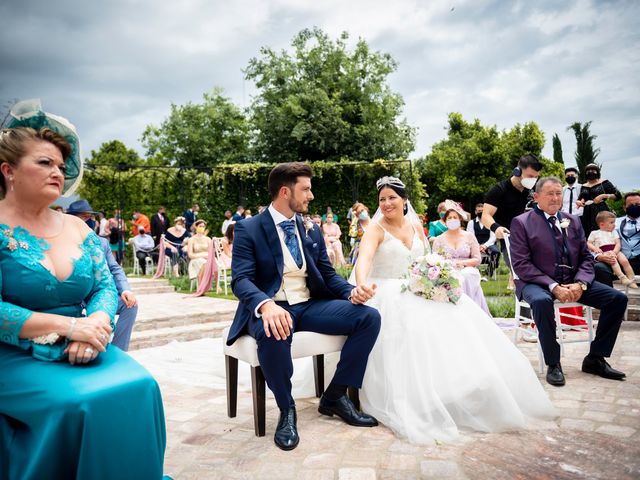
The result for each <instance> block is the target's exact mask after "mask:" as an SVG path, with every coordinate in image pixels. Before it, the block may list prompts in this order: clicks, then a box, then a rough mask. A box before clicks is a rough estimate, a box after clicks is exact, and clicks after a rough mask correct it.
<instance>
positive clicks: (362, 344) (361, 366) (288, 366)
mask: <svg viewBox="0 0 640 480" xmlns="http://www.w3.org/2000/svg"><path fill="white" fill-rule="evenodd" d="M276 303H277V304H278V305H279V306H281V307H282V308H284V309H285V310H287V311H288V312H289V314H290V315H291V319H292V320H293V330H292V333H293V331H297V332H302V331H307V332H317V333H324V334H328V335H346V336H347V337H348V338H347V341H346V342H345V344H344V346H343V347H342V352H341V353H340V361H339V362H338V366H337V368H336V373H335V375H334V377H333V380H332V382H333V383H335V384H338V385H347V386H351V387H356V388H360V387H361V386H362V379H363V377H364V371H365V369H366V366H367V360H368V358H369V352H371V349H372V348H373V346H374V344H375V342H376V339H377V338H378V333H379V332H380V313H378V311H377V310H376V309H374V308H371V307H367V306H364V305H353V304H352V303H351V302H350V301H348V300H308V301H307V302H303V303H298V304H296V305H289V304H288V303H287V302H276ZM249 334H250V335H251V336H252V337H253V338H255V339H256V343H257V344H258V359H259V360H260V366H261V367H262V371H263V372H264V377H265V380H266V382H267V385H268V386H269V388H270V389H271V391H272V392H273V395H274V396H275V398H276V403H277V404H278V407H279V408H280V409H281V410H284V409H287V408H289V407H293V406H295V401H294V400H293V397H292V396H291V376H292V375H293V361H292V360H291V340H292V335H289V337H287V338H286V339H285V340H276V338H275V337H274V336H273V335H271V336H270V337H267V335H266V334H265V331H264V326H263V322H262V319H261V318H255V317H254V318H253V319H252V321H250V323H249Z"/></svg>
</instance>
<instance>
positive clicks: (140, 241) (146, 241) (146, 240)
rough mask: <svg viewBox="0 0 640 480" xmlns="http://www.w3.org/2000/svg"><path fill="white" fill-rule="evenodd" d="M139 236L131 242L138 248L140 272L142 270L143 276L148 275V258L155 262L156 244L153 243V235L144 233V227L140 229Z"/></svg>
mask: <svg viewBox="0 0 640 480" xmlns="http://www.w3.org/2000/svg"><path fill="white" fill-rule="evenodd" d="M138 228H139V230H138V235H136V236H135V237H133V238H132V239H131V241H132V242H133V245H134V246H135V247H136V257H137V258H138V262H139V263H140V270H142V275H146V274H147V270H146V269H147V265H146V263H147V257H149V258H151V260H153V261H155V260H156V259H157V258H154V257H157V255H156V254H155V252H154V251H153V249H154V247H155V243H154V242H153V237H151V235H147V232H145V231H144V227H142V226H140V227H138Z"/></svg>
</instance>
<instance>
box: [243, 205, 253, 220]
mask: <svg viewBox="0 0 640 480" xmlns="http://www.w3.org/2000/svg"><path fill="white" fill-rule="evenodd" d="M251 217H253V215H252V214H251V210H249V209H248V208H247V209H246V210H245V211H244V218H245V219H247V218H251Z"/></svg>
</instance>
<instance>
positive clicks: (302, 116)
mask: <svg viewBox="0 0 640 480" xmlns="http://www.w3.org/2000/svg"><path fill="white" fill-rule="evenodd" d="M348 38H349V36H348V34H347V33H342V35H341V36H340V37H339V38H338V39H337V40H336V41H332V40H331V39H330V38H329V37H328V36H327V35H326V34H325V33H324V32H323V31H322V30H320V29H318V28H314V29H311V30H309V29H305V30H302V31H301V32H300V33H298V34H297V35H296V36H295V37H294V39H293V41H292V47H293V52H292V53H291V54H290V53H288V52H286V51H282V52H275V51H274V50H272V49H271V48H268V47H264V48H262V49H261V50H260V53H261V57H260V58H253V59H251V60H250V61H249V65H248V67H247V68H246V70H245V74H246V78H247V79H249V80H253V81H255V84H256V86H257V88H258V95H257V96H256V97H255V98H254V100H253V102H252V105H251V109H250V112H251V113H250V115H251V123H252V127H253V131H255V132H256V136H255V139H254V145H255V158H256V159H258V160H260V161H268V162H274V161H275V162H284V161H295V160H310V161H316V160H326V161H337V160H340V159H351V160H367V161H370V160H373V159H376V158H384V159H387V160H395V159H400V158H406V157H407V155H408V154H409V153H410V152H411V151H413V149H414V146H415V129H414V128H412V127H411V126H409V125H408V124H407V122H406V120H405V119H400V115H401V113H402V108H403V106H404V100H403V98H402V96H401V95H399V94H397V93H394V92H392V91H391V89H390V88H389V86H388V84H387V76H388V75H389V74H390V73H392V72H393V71H394V70H395V69H396V68H397V63H396V61H395V60H394V59H393V58H392V57H391V56H390V55H389V54H386V53H380V52H377V51H371V50H370V48H369V45H368V44H367V42H366V41H364V40H362V39H360V40H359V41H358V42H357V44H356V46H355V48H354V49H353V50H352V51H349V50H348V49H347V40H348Z"/></svg>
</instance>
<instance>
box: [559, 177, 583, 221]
mask: <svg viewBox="0 0 640 480" xmlns="http://www.w3.org/2000/svg"><path fill="white" fill-rule="evenodd" d="M581 189H582V185H580V184H579V183H578V182H576V183H574V184H573V185H565V186H564V187H562V208H561V209H560V210H561V211H562V212H564V213H570V214H572V215H578V216H579V217H581V216H582V213H583V212H584V208H583V207H578V206H577V205H576V202H577V201H578V196H580V190H581ZM571 191H573V207H572V208H571V211H569V199H570V198H571Z"/></svg>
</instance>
